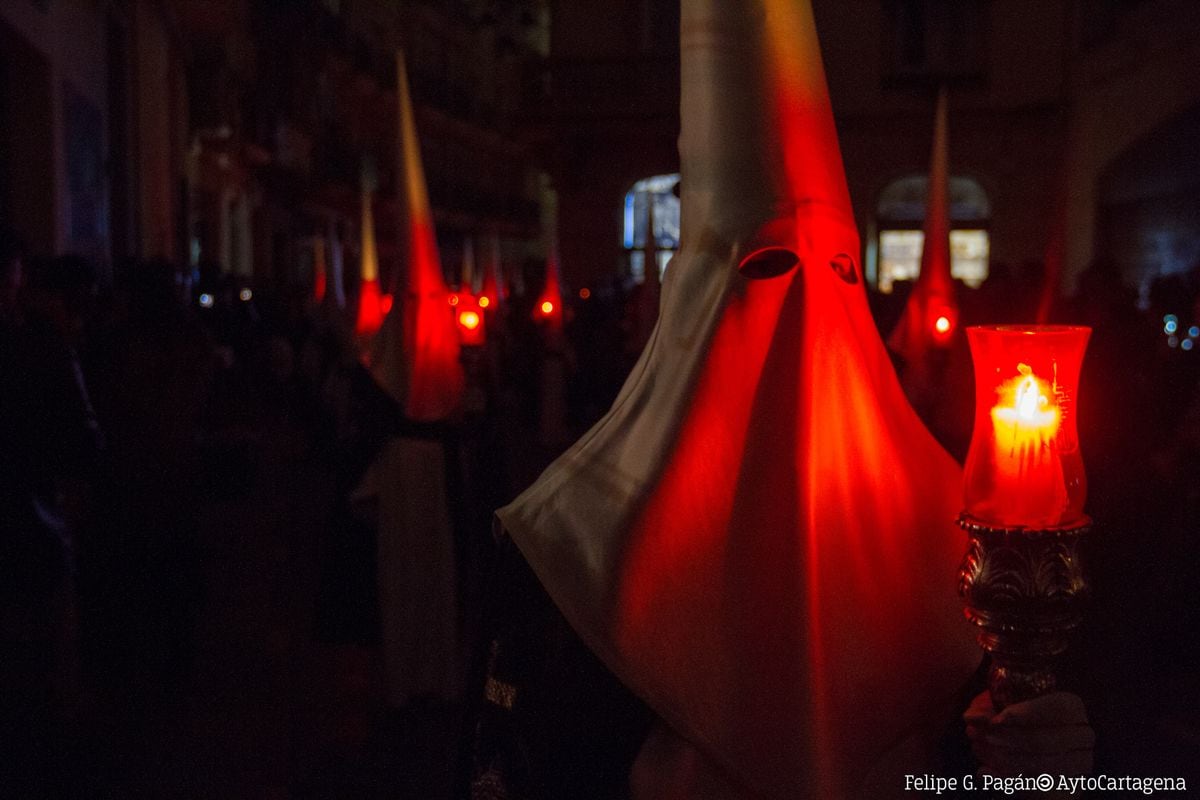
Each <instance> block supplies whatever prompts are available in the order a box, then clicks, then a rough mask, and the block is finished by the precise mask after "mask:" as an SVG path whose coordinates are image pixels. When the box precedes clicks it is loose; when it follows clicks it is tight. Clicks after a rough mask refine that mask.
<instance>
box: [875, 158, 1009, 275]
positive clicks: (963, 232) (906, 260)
mask: <svg viewBox="0 0 1200 800" xmlns="http://www.w3.org/2000/svg"><path fill="white" fill-rule="evenodd" d="M928 193H929V178H928V177H927V176H925V175H909V176H907V177H904V178H900V179H898V180H895V181H892V182H891V183H889V184H888V185H887V188H885V189H884V190H883V192H882V193H881V194H880V195H879V205H878V206H877V208H876V219H877V220H878V223H879V224H878V229H879V240H878V256H877V258H878V264H877V266H876V283H877V285H878V287H879V291H881V292H883V293H884V294H887V293H890V292H891V291H892V284H893V283H895V282H896V281H913V280H916V278H917V275H918V274H920V272H921V248H922V247H923V245H924V242H925V234H924V233H923V232H922V231H921V225H922V223H923V222H924V221H925V200H926V195H927V194H928ZM991 216H992V207H991V203H989V202H988V197H987V192H985V191H984V190H983V187H982V186H980V185H979V182H978V181H976V180H975V179H974V178H966V177H961V176H955V177H952V178H950V274H951V275H953V276H954V277H955V278H957V279H959V280H961V281H962V282H963V283H965V284H966V285H967V286H970V287H971V288H973V289H974V288H977V287H978V286H979V285H980V284H982V283H983V282H984V281H985V280H987V276H988V252H989V239H988V230H987V229H988V221H989V219H990V218H991Z"/></svg>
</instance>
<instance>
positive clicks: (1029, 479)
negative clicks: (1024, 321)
mask: <svg viewBox="0 0 1200 800" xmlns="http://www.w3.org/2000/svg"><path fill="white" fill-rule="evenodd" d="M1090 333H1091V329H1090V328H1086V327H1077V326H1065V325H1063V326H1060V325H1043V326H1030V327H1024V328H1022V327H1016V326H1006V325H1002V326H986V327H971V328H967V340H968V342H970V345H971V358H972V360H973V362H974V364H975V428H974V432H973V433H972V436H971V449H970V452H969V453H968V454H967V466H966V474H965V477H964V483H963V486H964V504H965V508H966V512H967V513H968V514H970V515H971V516H972V517H974V518H975V519H977V520H979V521H981V522H985V523H987V524H990V525H997V526H1025V527H1030V528H1050V527H1056V526H1060V525H1070V524H1073V523H1076V522H1079V521H1080V520H1082V519H1083V516H1084V514H1083V505H1084V501H1085V500H1086V498H1087V477H1086V475H1085V474H1084V469H1083V458H1082V456H1081V453H1080V447H1079V434H1078V432H1077V430H1076V426H1075V420H1076V418H1077V416H1078V399H1079V372H1080V367H1081V366H1082V363H1083V354H1084V350H1085V349H1086V348H1087V341H1088V336H1089V335H1090Z"/></svg>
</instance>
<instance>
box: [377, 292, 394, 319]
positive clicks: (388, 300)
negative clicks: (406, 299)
mask: <svg viewBox="0 0 1200 800" xmlns="http://www.w3.org/2000/svg"><path fill="white" fill-rule="evenodd" d="M395 299H396V298H395V296H394V295H391V294H384V295H380V296H379V312H380V313H381V314H383V315H384V316H385V317H386V316H387V315H388V314H389V313H391V310H392V303H393V302H395Z"/></svg>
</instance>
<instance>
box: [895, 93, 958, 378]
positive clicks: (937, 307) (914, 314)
mask: <svg viewBox="0 0 1200 800" xmlns="http://www.w3.org/2000/svg"><path fill="white" fill-rule="evenodd" d="M924 232H925V237H924V239H925V241H924V244H923V246H922V248H921V274H920V275H918V276H917V282H916V283H915V284H913V288H912V293H911V294H910V295H909V296H908V302H907V303H906V304H905V306H904V313H903V314H902V315H901V317H900V321H899V322H898V323H896V327H895V329H894V330H893V331H892V334H891V336H889V337H888V347H890V348H891V349H892V351H893V352H895V353H897V354H898V355H900V356H901V357H902V358H903V359H904V360H905V362H906V363H907V364H909V365H910V366H911V365H915V364H919V362H920V361H921V360H922V359H924V358H925V354H926V353H927V352H929V350H930V348H933V347H945V346H946V345H948V344H949V343H950V342H951V341H952V340H953V339H954V335H955V333H956V332H957V330H958V299H957V297H956V292H955V289H954V279H953V278H952V277H951V276H950V156H949V133H948V132H947V123H946V90H945V89H942V90H941V91H940V92H939V93H938V99H937V111H936V113H935V115H934V125H933V155H932V157H931V158H930V163H929V193H928V195H927V197H926V205H925V225H924ZM942 320H944V321H942ZM918 368H919V367H918Z"/></svg>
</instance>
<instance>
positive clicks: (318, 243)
mask: <svg viewBox="0 0 1200 800" xmlns="http://www.w3.org/2000/svg"><path fill="white" fill-rule="evenodd" d="M312 248H313V250H312V256H313V301H314V302H317V303H323V302H325V292H326V290H327V289H328V286H327V284H328V281H329V277H328V273H329V269H328V267H327V266H326V262H325V239H324V238H323V237H321V236H315V237H313V243H312Z"/></svg>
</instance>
